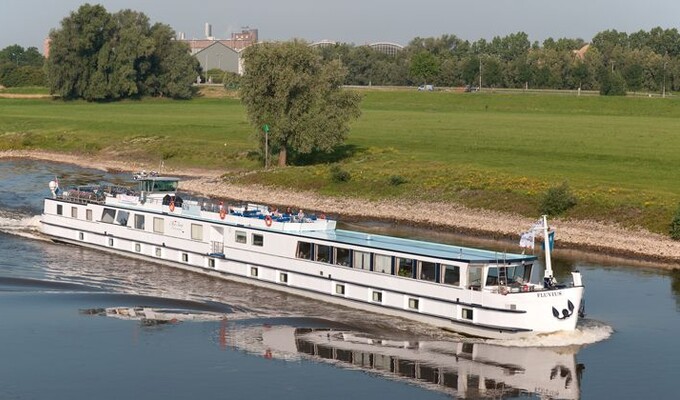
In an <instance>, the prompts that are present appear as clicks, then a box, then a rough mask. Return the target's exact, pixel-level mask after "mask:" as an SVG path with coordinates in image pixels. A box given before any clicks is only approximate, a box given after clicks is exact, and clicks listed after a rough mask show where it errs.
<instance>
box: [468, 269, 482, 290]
mask: <svg viewBox="0 0 680 400" xmlns="http://www.w3.org/2000/svg"><path fill="white" fill-rule="evenodd" d="M482 269H483V267H475V266H472V265H470V266H469V267H468V286H473V287H475V288H477V289H479V287H480V286H481V285H482Z"/></svg>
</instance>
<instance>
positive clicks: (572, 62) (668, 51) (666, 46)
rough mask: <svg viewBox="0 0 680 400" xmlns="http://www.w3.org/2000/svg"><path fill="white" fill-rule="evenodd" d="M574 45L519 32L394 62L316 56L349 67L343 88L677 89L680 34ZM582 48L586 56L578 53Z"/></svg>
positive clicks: (421, 47) (408, 51) (444, 45)
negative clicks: (472, 86) (428, 85)
mask: <svg viewBox="0 0 680 400" xmlns="http://www.w3.org/2000/svg"><path fill="white" fill-rule="evenodd" d="M587 44H588V43H586V41H585V40H583V39H580V38H576V39H571V38H560V39H553V38H548V39H546V40H544V41H543V42H542V43H539V42H537V41H534V42H533V43H532V42H530V41H529V37H528V35H527V34H526V33H524V32H518V33H513V34H510V35H507V36H497V37H494V38H493V39H492V40H490V41H487V40H486V39H479V40H477V41H474V42H470V41H467V40H463V39H461V38H458V37H457V36H455V35H442V36H440V37H429V38H420V37H417V38H415V39H413V40H411V42H410V43H409V44H408V45H407V46H405V47H404V49H403V50H402V51H400V52H399V53H398V54H397V55H396V56H391V55H387V54H384V53H381V52H379V51H377V50H374V49H372V48H371V47H369V46H355V45H352V44H346V43H345V44H336V45H332V46H326V47H322V48H320V49H319V51H320V52H321V55H322V57H323V58H324V59H326V60H335V59H339V60H341V61H342V63H343V64H344V65H345V66H346V67H347V69H348V74H347V78H346V80H345V84H348V85H381V86H384V85H388V86H413V85H421V84H425V83H427V84H434V85H437V86H464V85H479V83H480V77H481V84H482V86H484V87H499V88H526V87H529V88H540V89H578V88H581V89H584V90H600V91H601V92H602V93H603V94H623V93H625V91H642V90H645V91H652V92H660V91H662V90H663V89H664V88H665V89H666V90H678V89H680V33H678V30H677V29H675V28H673V29H662V28H659V27H657V28H653V29H651V30H650V31H643V30H641V31H639V32H635V33H632V34H627V33H625V32H618V31H616V30H607V31H603V32H600V33H598V34H597V35H595V37H593V39H592V40H591V43H590V46H588V48H587V49H583V47H584V46H586V45H587ZM581 49H583V50H584V51H579V50H581Z"/></svg>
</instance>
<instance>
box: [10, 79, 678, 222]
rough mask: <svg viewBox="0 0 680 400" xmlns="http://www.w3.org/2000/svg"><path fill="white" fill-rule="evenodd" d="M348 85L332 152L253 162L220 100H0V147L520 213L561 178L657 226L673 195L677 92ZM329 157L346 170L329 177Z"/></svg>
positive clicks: (600, 208)
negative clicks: (347, 124) (357, 113)
mask: <svg viewBox="0 0 680 400" xmlns="http://www.w3.org/2000/svg"><path fill="white" fill-rule="evenodd" d="M362 94H363V96H364V100H363V103H362V111H363V115H362V117H361V118H360V119H359V120H358V121H357V122H355V124H354V125H353V129H352V132H351V134H350V137H349V140H348V141H347V144H346V146H345V147H344V148H343V149H342V151H339V152H338V153H337V154H333V155H330V156H323V157H317V158H316V162H315V163H308V165H304V166H295V167H289V168H284V169H270V170H269V171H264V170H262V169H261V161H260V160H259V159H258V158H257V156H253V155H254V154H256V153H257V148H256V143H255V141H254V140H252V139H251V131H252V130H251V127H250V126H249V125H248V123H247V121H246V117H245V112H244V110H243V108H242V107H241V105H240V103H239V101H238V100H234V99H229V98H199V99H196V100H192V101H171V100H153V99H152V100H142V101H125V102H118V103H106V104H90V103H84V102H62V101H54V100H19V99H0V149H3V150H5V149H35V148H40V149H47V150H57V151H67V152H82V153H86V154H88V155H91V156H100V157H112V158H113V157H115V158H123V159H137V160H145V161H150V162H158V161H159V160H161V159H164V160H165V163H166V165H172V166H173V167H182V166H186V167H203V168H218V169H223V170H224V171H225V173H226V176H227V178H228V179H232V180H235V181H239V182H243V183H260V184H265V185H271V186H285V187H292V188H300V189H311V190H316V191H318V192H320V193H323V194H328V195H336V196H348V195H349V196H356V197H360V198H370V199H391V198H401V199H409V200H410V199H414V200H437V201H452V202H458V203H462V204H465V205H468V206H471V207H483V208H490V209H496V210H506V211H514V212H519V213H522V214H524V215H527V216H535V215H537V214H538V204H539V202H540V196H541V195H542V194H543V193H544V192H545V190H546V189H547V188H549V187H550V186H555V185H558V184H560V183H562V182H563V181H567V182H568V183H569V184H570V186H571V188H572V189H573V191H574V192H575V194H576V195H577V197H578V200H579V203H578V205H577V206H576V207H575V208H573V209H572V210H570V211H569V212H568V213H567V214H566V215H567V216H570V217H575V218H587V219H596V220H609V221H614V222H618V223H621V224H623V225H626V226H643V227H646V228H648V229H651V230H653V231H657V232H661V233H666V231H667V229H668V224H669V223H670V220H671V218H672V214H673V213H674V211H675V209H676V207H677V205H678V201H680V190H678V182H680V168H678V167H680V100H676V99H674V98H667V99H660V98H606V97H599V96H583V97H576V96H564V95H548V94H498V93H497V94H485V93H474V94H470V93H467V94H464V93H453V92H425V93H424V92H416V91H364V92H362ZM331 163H338V164H339V165H340V167H341V168H342V169H344V170H346V171H347V172H349V173H350V174H351V177H352V178H351V180H349V181H348V182H335V181H334V180H333V179H332V178H331V174H330V172H329V170H330V164H331ZM244 171H254V173H251V174H243V173H242V172H244ZM395 177H398V178H395ZM403 181H405V183H402V184H395V183H397V182H403Z"/></svg>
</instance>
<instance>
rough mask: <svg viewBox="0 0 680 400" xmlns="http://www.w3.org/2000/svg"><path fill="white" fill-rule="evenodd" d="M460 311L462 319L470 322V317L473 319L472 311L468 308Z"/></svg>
mask: <svg viewBox="0 0 680 400" xmlns="http://www.w3.org/2000/svg"><path fill="white" fill-rule="evenodd" d="M462 311H463V313H462V314H463V319H469V320H472V317H473V315H472V309H470V308H463V310H462Z"/></svg>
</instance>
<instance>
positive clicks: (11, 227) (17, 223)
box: [0, 211, 45, 240]
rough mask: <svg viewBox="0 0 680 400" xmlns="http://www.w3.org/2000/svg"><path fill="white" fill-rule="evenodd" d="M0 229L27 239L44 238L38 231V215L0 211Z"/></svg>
mask: <svg viewBox="0 0 680 400" xmlns="http://www.w3.org/2000/svg"><path fill="white" fill-rule="evenodd" d="M0 231H1V232H5V233H9V234H12V235H16V236H21V237H25V238H29V239H38V240H45V237H43V236H42V234H41V232H40V215H30V216H26V214H20V213H12V212H8V211H0Z"/></svg>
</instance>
